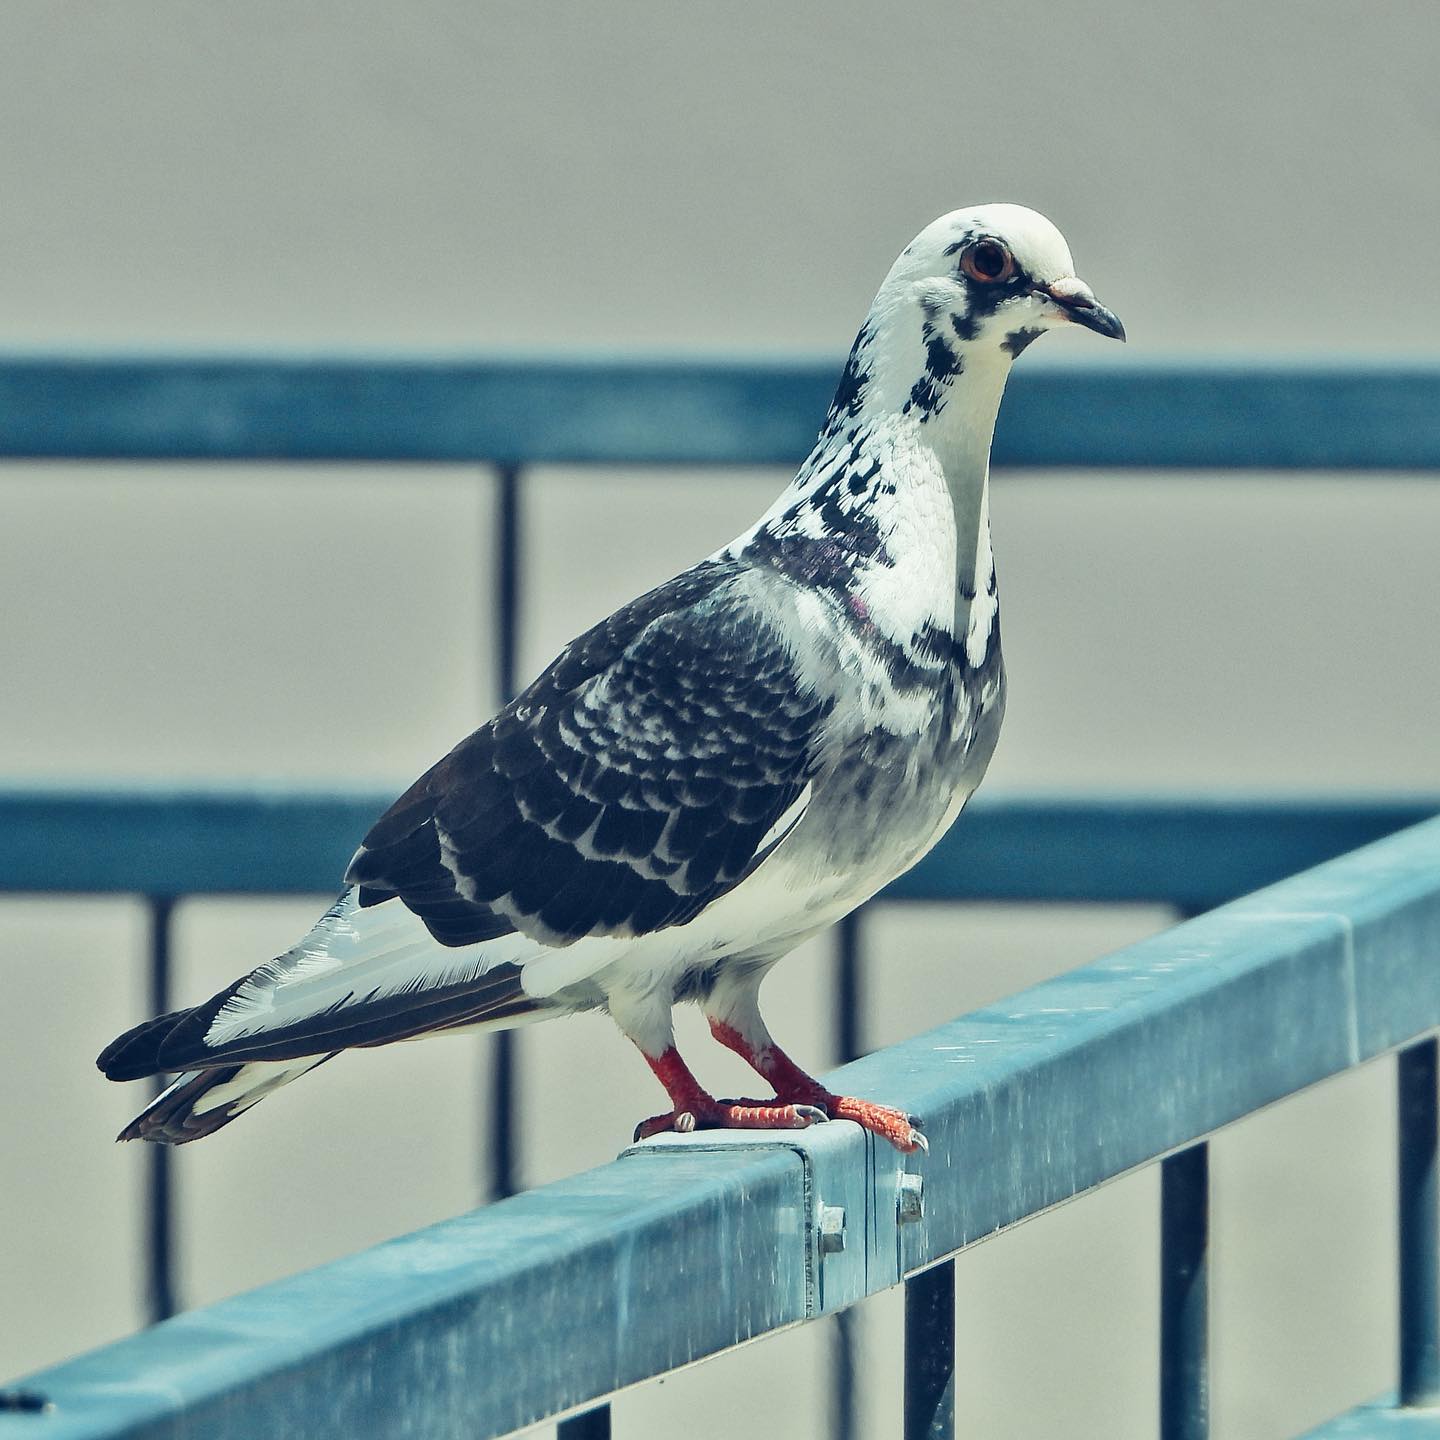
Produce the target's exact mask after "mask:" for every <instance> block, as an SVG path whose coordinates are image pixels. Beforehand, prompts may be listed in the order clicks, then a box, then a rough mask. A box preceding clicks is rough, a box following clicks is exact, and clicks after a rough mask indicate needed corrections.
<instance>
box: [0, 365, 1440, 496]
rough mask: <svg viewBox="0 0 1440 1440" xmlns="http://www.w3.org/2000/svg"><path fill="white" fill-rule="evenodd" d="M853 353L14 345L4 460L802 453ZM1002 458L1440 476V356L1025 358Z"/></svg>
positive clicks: (674, 459)
mask: <svg viewBox="0 0 1440 1440" xmlns="http://www.w3.org/2000/svg"><path fill="white" fill-rule="evenodd" d="M839 370H840V364H839V360H838V358H827V359H805V358H783V357H780V358H772V359H761V360H756V359H734V360H726V359H718V358H709V359H697V358H690V357H685V356H672V357H660V358H655V357H627V356H596V357H593V358H590V359H584V358H580V359H571V358H567V359H564V360H559V359H524V358H503V357H494V356H474V355H450V356H434V355H408V356H406V355H396V354H381V355H366V354H329V355H303V354H299V355H293V356H288V357H287V356H283V355H280V356H277V355H274V354H266V355H256V356H245V355H223V356H206V355H188V356H186V355H180V356H175V355H169V356H167V355H143V354H112V355H106V354H95V355H60V356H52V355H43V354H37V355H16V354H10V355H3V354H0V458H9V459H16V458H60V459H103V460H317V461H318V460H328V461H335V460H353V461H366V462H368V461H380V460H385V461H416V462H435V463H454V462H470V463H481V464H494V465H498V466H501V467H511V468H513V467H516V466H521V465H532V464H547V463H561V462H563V463H580V464H597V465H598V464H625V465H646V464H727V465H750V464H753V465H763V464H776V465H793V464H795V463H796V462H797V461H798V460H799V459H800V458H801V457H802V456H803V455H805V453H806V452H807V451H808V450H809V449H810V446H811V444H812V443H813V441H814V437H815V430H816V426H817V423H818V421H819V419H820V417H821V416H823V415H824V413H825V407H826V405H827V404H828V402H829V399H830V394H831V391H832V389H833V388H834V384H835V378H836V376H837V375H838V374H839ZM994 458H995V462H996V464H997V465H999V466H1017V467H1037V466H1050V467H1068V466H1096V465H1103V466H1105V467H1107V468H1109V469H1122V470H1123V469H1147V470H1154V469H1166V468H1180V469H1227V470H1236V469H1262V470H1337V469H1338V470H1391V471H1405V470H1414V471H1425V470H1429V471H1434V470H1440V364H1437V363H1435V362H1433V361H1432V362H1426V361H1407V362H1390V363H1379V362H1376V363H1368V364H1367V363H1365V362H1357V361H1355V360H1348V359H1347V360H1345V361H1322V362H1298V361H1297V362H1269V363H1266V362H1258V361H1255V360H1243V361H1242V360H1228V361H1227V360H1216V361H1197V360H1173V359H1172V360H1168V361H1167V360H1156V359H1155V358H1154V357H1143V358H1139V359H1134V360H1128V361H1127V360H1119V361H1093V360H1092V361H1090V362H1089V363H1073V362H1072V363H1064V364H1055V365H1048V364H1044V363H1032V362H1031V361H1030V360H1029V359H1028V357H1027V360H1026V363H1025V364H1024V365H1021V366H1019V367H1018V368H1017V369H1016V372H1015V374H1014V376H1013V378H1012V379H1011V381H1010V384H1009V387H1008V393H1007V396H1006V400H1005V404H1004V406H1003V408H1002V410H1001V415H1000V421H999V425H998V428H997V430H996V436H995V449H994Z"/></svg>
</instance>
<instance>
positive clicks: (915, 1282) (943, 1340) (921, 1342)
mask: <svg viewBox="0 0 1440 1440" xmlns="http://www.w3.org/2000/svg"><path fill="white" fill-rule="evenodd" d="M954 1437H955V1262H954V1261H953V1260H945V1261H942V1262H941V1263H940V1264H939V1265H932V1266H931V1267H930V1268H929V1269H928V1270H922V1271H921V1272H920V1273H919V1274H918V1275H915V1276H912V1277H911V1278H910V1279H909V1280H907V1281H906V1282H905V1440H954Z"/></svg>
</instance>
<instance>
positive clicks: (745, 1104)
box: [610, 993, 829, 1140]
mask: <svg viewBox="0 0 1440 1440" xmlns="http://www.w3.org/2000/svg"><path fill="white" fill-rule="evenodd" d="M610 1015H611V1018H612V1019H613V1020H614V1021H615V1023H616V1024H617V1025H619V1027H620V1029H621V1030H622V1031H623V1032H624V1033H625V1034H626V1035H627V1036H629V1038H630V1039H631V1040H633V1041H634V1042H635V1045H636V1048H637V1049H638V1050H639V1051H640V1053H641V1054H642V1055H643V1056H644V1057H645V1063H646V1064H647V1065H649V1067H650V1069H651V1070H652V1071H654V1073H655V1078H656V1079H657V1080H658V1081H659V1082H660V1083H661V1084H662V1085H663V1086H664V1087H665V1093H666V1094H667V1095H668V1096H669V1097H670V1105H671V1109H670V1110H669V1111H667V1112H666V1113H665V1114H663V1115H652V1116H651V1117H650V1118H649V1119H648V1120H642V1121H641V1122H640V1123H639V1124H638V1125H637V1126H636V1127H635V1138H636V1139H637V1140H647V1139H649V1137H650V1136H652V1135H659V1134H662V1133H663V1132H665V1131H667V1130H678V1131H680V1132H681V1133H682V1134H684V1133H687V1132H689V1131H691V1130H803V1129H805V1127H806V1126H807V1125H813V1124H815V1123H816V1122H818V1121H822V1120H825V1119H828V1118H829V1117H828V1116H827V1115H826V1113H825V1111H824V1110H822V1109H820V1108H818V1107H817V1106H813V1105H808V1104H804V1103H794V1102H790V1101H784V1102H781V1101H777V1100H717V1099H716V1098H715V1097H714V1096H713V1095H711V1094H710V1093H709V1091H707V1090H706V1089H705V1088H704V1086H702V1085H701V1084H700V1082H699V1081H698V1080H697V1079H696V1078H695V1076H694V1075H693V1074H692V1073H691V1070H690V1067H689V1066H688V1065H687V1064H686V1063H685V1062H684V1060H682V1059H681V1058H680V1052H679V1051H678V1050H677V1049H676V1048H675V1032H674V1029H673V1028H672V1026H671V1021H670V1006H669V1004H668V1003H667V1004H665V1005H664V1006H663V1009H662V1008H661V1007H659V1006H657V1005H655V1004H653V1003H651V1004H645V1003H643V1001H642V1002H641V1003H637V1002H636V1001H635V1000H634V999H630V998H622V997H620V996H617V995H615V994H613V993H612V994H611V996H610Z"/></svg>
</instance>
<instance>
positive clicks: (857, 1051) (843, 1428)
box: [826, 910, 864, 1440]
mask: <svg viewBox="0 0 1440 1440" xmlns="http://www.w3.org/2000/svg"><path fill="white" fill-rule="evenodd" d="M863 913H864V912H863V911H862V910H853V911H851V913H850V914H849V915H847V916H846V917H845V918H844V919H843V920H841V921H840V923H839V924H838V925H836V927H835V945H836V952H837V953H836V975H835V1060H836V1063H837V1064H840V1065H848V1064H849V1063H850V1061H852V1060H856V1059H859V1057H860V1056H861V1055H862V1054H863V1053H864V1052H863V1050H862V1048H861V1047H862V1045H863V1043H864V1042H863V1039H862V1037H861V1034H860V1006H861V993H860V992H861V986H862V985H863V984H864V977H863V975H862V973H861V949H860V945H861V938H862V937H861V929H862V926H863V923H864V921H863ZM856 1330H857V1317H856V1313H855V1311H854V1310H842V1311H841V1312H840V1313H839V1314H838V1315H837V1316H836V1317H835V1333H834V1339H833V1345H832V1355H831V1369H830V1373H829V1376H828V1377H827V1378H828V1384H827V1387H826V1388H827V1389H828V1391H829V1394H830V1440H855V1402H856V1399H857V1396H856V1387H855V1357H856V1349H857V1345H858V1342H859V1338H860V1337H859V1336H858V1335H857V1333H856Z"/></svg>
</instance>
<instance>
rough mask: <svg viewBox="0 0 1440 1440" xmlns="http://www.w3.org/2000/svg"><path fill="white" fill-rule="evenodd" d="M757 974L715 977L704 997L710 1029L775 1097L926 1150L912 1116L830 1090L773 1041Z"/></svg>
mask: <svg viewBox="0 0 1440 1440" xmlns="http://www.w3.org/2000/svg"><path fill="white" fill-rule="evenodd" d="M763 978H764V977H763V974H759V973H753V972H752V974H750V975H744V976H736V977H734V978H733V979H732V978H731V977H730V976H724V975H722V976H721V978H720V979H719V981H717V983H716V985H715V987H714V988H713V989H712V990H711V992H710V994H709V995H708V996H707V997H706V998H705V1001H704V1009H705V1018H706V1019H707V1020H708V1021H709V1022H710V1033H711V1034H712V1035H713V1036H714V1037H715V1038H716V1039H717V1040H718V1041H719V1042H720V1043H721V1044H722V1045H724V1046H725V1047H726V1048H727V1049H729V1050H733V1051H734V1052H735V1053H736V1054H737V1055H739V1056H740V1058H741V1059H742V1060H744V1061H745V1063H746V1064H747V1065H749V1066H751V1067H752V1068H753V1069H754V1070H755V1071H756V1073H757V1074H759V1075H761V1076H763V1077H764V1078H765V1079H766V1080H768V1081H769V1082H770V1084H771V1085H773V1086H774V1087H775V1098H776V1099H777V1100H781V1101H787V1102H789V1103H790V1104H792V1105H813V1106H816V1107H818V1108H819V1109H821V1110H823V1111H824V1112H825V1113H826V1114H827V1115H828V1116H829V1117H830V1118H831V1119H832V1120H853V1121H854V1122H855V1123H856V1124H857V1125H859V1126H860V1127H861V1128H862V1129H865V1130H869V1131H871V1132H873V1133H874V1134H876V1135H879V1136H880V1137H881V1138H882V1139H884V1140H888V1141H889V1142H890V1143H891V1144H892V1145H893V1146H895V1148H896V1149H897V1150H903V1151H906V1152H909V1151H912V1150H927V1149H929V1146H928V1145H927V1144H926V1143H925V1137H924V1136H923V1135H922V1134H921V1133H920V1131H919V1129H918V1128H917V1122H916V1120H915V1117H914V1116H913V1115H906V1114H904V1113H903V1112H902V1111H899V1110H892V1109H891V1108H890V1107H889V1106H888V1105H877V1104H876V1103H875V1102H874V1101H873V1100H859V1099H856V1098H855V1097H854V1096H851V1095H836V1094H834V1093H833V1092H832V1091H830V1090H827V1089H826V1088H825V1087H824V1086H823V1085H822V1084H821V1083H820V1082H819V1081H818V1080H816V1079H815V1077H814V1076H813V1075H808V1074H806V1072H805V1071H804V1070H802V1069H801V1068H800V1067H799V1066H798V1065H797V1064H796V1063H795V1062H794V1061H793V1060H792V1059H791V1058H790V1057H789V1056H788V1055H787V1054H786V1053H785V1052H784V1051H783V1050H782V1049H781V1048H780V1047H779V1046H778V1045H777V1044H776V1043H775V1041H774V1039H773V1037H772V1036H771V1034H770V1032H769V1030H768V1029H766V1026H765V1022H764V1020H762V1019H761V1018H760V1004H759V995H760V981H761V980H762V979H763Z"/></svg>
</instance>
